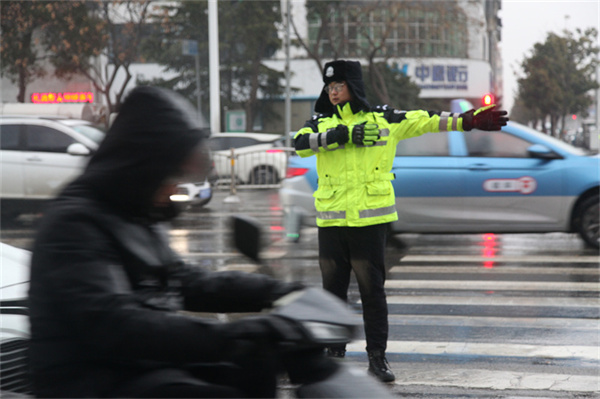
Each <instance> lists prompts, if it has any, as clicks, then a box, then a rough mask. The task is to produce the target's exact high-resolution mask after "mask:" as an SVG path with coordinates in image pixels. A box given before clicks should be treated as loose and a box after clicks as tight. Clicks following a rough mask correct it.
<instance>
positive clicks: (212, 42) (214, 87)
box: [208, 0, 221, 133]
mask: <svg viewBox="0 0 600 399" xmlns="http://www.w3.org/2000/svg"><path fill="white" fill-rule="evenodd" d="M218 10H219V9H218V4H217V0H208V58H209V62H208V67H209V75H210V130H211V132H212V133H218V132H220V131H221V82H220V76H219V11H218Z"/></svg>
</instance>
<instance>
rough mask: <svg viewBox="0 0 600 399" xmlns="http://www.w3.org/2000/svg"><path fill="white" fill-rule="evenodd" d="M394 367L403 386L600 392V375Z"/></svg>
mask: <svg viewBox="0 0 600 399" xmlns="http://www.w3.org/2000/svg"><path fill="white" fill-rule="evenodd" d="M392 366H394V365H393V364H392ZM392 368H394V367H392ZM394 371H395V373H396V376H397V378H396V381H395V382H394V384H395V385H402V386H408V385H426V386H435V387H459V388H471V389H492V390H503V391H504V390H532V391H543V390H546V391H556V392H598V391H599V390H600V379H599V378H598V376H586V375H572V374H545V373H526V372H514V371H505V370H478V369H459V368H456V367H454V366H449V367H448V366H446V367H438V368H435V369H434V370H423V369H412V368H411V369H405V368H401V369H399V368H396V369H395V370H394ZM519 397H520V396H519Z"/></svg>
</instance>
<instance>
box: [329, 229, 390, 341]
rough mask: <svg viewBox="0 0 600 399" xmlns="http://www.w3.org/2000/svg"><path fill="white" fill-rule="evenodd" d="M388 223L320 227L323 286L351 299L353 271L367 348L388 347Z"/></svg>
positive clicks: (338, 295)
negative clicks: (386, 256)
mask: <svg viewBox="0 0 600 399" xmlns="http://www.w3.org/2000/svg"><path fill="white" fill-rule="evenodd" d="M388 229H389V224H388V223H385V224H378V225H373V226H366V227H319V230H318V231H319V266H320V267H321V275H322V277H323V288H324V289H325V290H327V291H329V292H331V293H333V294H334V295H336V296H337V297H339V298H340V299H342V300H343V301H347V300H348V286H349V285H350V273H351V271H354V275H355V277H356V281H357V283H358V288H359V290H360V298H361V301H362V307H363V320H364V324H365V336H366V340H367V348H366V349H367V351H368V352H370V351H373V350H382V351H385V349H386V347H387V338H388V308H387V301H386V296H385V291H384V288H383V285H384V283H385V272H386V271H385V264H384V263H385V262H384V258H385V245H386V240H387V233H388Z"/></svg>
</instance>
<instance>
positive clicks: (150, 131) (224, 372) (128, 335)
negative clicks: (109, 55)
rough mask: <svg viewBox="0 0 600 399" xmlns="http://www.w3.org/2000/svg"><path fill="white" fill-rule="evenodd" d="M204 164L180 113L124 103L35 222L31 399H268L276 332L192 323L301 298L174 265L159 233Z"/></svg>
mask: <svg viewBox="0 0 600 399" xmlns="http://www.w3.org/2000/svg"><path fill="white" fill-rule="evenodd" d="M209 165H210V157H209V152H208V150H207V147H206V146H205V140H204V137H203V132H202V129H200V128H199V127H198V126H197V124H196V121H195V117H194V111H193V109H192V107H191V106H190V104H189V103H187V101H185V100H184V99H183V98H182V97H180V96H179V95H177V94H175V93H174V92H171V91H168V90H165V89H159V88H152V87H138V88H136V89H134V90H133V91H132V92H131V93H130V95H129V96H128V97H127V99H126V100H125V102H124V103H123V105H122V107H121V109H120V112H119V115H118V116H117V118H116V119H115V121H114V123H113V125H112V126H111V128H110V129H109V131H108V133H107V135H106V138H105V140H104V141H103V142H102V144H101V145H100V147H99V149H98V151H97V152H96V153H95V154H94V155H93V156H92V158H91V160H90V162H89V164H88V166H87V168H86V169H85V171H84V173H83V174H82V175H81V176H80V177H79V178H77V179H76V180H75V181H74V182H72V183H71V184H70V185H69V186H67V187H66V188H65V189H64V190H63V191H62V193H61V194H60V195H59V196H58V198H56V199H55V200H54V201H53V202H52V203H51V204H50V205H49V207H48V208H47V210H46V212H45V215H44V218H43V220H42V223H41V225H40V228H39V231H38V233H37V236H36V239H35V243H34V246H33V256H32V264H31V286H30V312H31V313H30V316H31V317H30V319H31V333H32V340H31V347H30V355H31V365H32V374H33V381H34V391H35V394H36V396H39V397H170V398H176V397H180V398H181V397H243V396H250V397H267V396H275V382H276V371H277V367H278V364H277V361H276V359H275V357H274V356H273V355H272V353H271V352H270V350H269V347H270V346H269V343H270V342H271V340H272V339H274V335H275V334H276V331H277V328H274V327H273V325H272V323H274V321H273V320H271V319H270V318H269V316H264V317H262V316H261V317H254V318H250V319H248V320H239V321H236V322H231V323H223V322H218V321H216V320H213V319H206V318H204V319H203V318H199V317H195V316H192V315H190V314H189V313H185V312H181V310H188V311H196V312H232V311H234V312H245V311H258V310H260V309H262V308H265V307H268V306H269V305H270V304H271V303H272V302H273V301H274V300H275V299H277V298H279V297H281V296H282V295H284V294H286V293H289V292H291V291H293V290H296V289H299V288H301V285H300V284H297V283H283V282H280V281H278V280H275V279H273V278H270V277H267V276H264V275H258V274H246V273H241V272H222V273H210V272H206V271H203V270H201V269H200V268H197V267H192V266H190V265H186V264H184V262H182V260H181V259H180V258H179V257H178V256H177V255H176V254H175V252H174V251H173V250H172V249H171V248H170V246H169V241H168V237H167V235H166V234H165V231H164V230H163V226H162V223H161V222H163V221H166V220H169V219H171V218H173V217H174V216H176V214H177V208H176V207H175V204H174V203H172V202H171V201H170V199H169V197H170V195H171V194H172V193H174V190H175V189H176V185H177V183H178V182H181V181H183V180H187V181H190V179H191V181H202V180H203V179H204V175H205V174H206V173H207V172H208V170H209Z"/></svg>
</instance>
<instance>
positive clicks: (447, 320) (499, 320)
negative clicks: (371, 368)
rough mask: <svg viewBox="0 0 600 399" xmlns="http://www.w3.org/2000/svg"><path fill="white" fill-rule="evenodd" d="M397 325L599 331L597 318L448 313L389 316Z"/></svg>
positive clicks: (393, 323) (391, 323) (392, 322)
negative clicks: (459, 314) (456, 314)
mask: <svg viewBox="0 0 600 399" xmlns="http://www.w3.org/2000/svg"><path fill="white" fill-rule="evenodd" d="M388 318H389V322H390V325H395V326H457V327H498V328H525V329H526V328H545V329H549V328H553V329H560V330H565V331H573V330H579V331H593V332H597V331H598V320H596V319H564V318H559V317H517V318H515V317H492V316H455V315H452V316H448V315H399V314H390V315H389V316H388Z"/></svg>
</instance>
